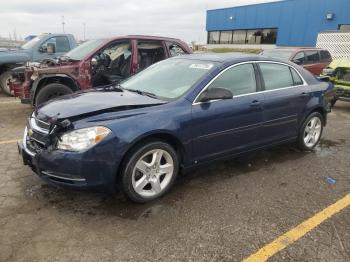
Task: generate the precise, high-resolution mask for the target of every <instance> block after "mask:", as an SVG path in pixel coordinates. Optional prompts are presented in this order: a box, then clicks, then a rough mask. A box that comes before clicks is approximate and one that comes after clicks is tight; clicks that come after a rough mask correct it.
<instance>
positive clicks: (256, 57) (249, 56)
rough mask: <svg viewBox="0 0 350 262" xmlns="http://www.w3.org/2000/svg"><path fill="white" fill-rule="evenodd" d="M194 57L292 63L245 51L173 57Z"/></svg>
mask: <svg viewBox="0 0 350 262" xmlns="http://www.w3.org/2000/svg"><path fill="white" fill-rule="evenodd" d="M181 58H184V59H192V60H198V61H211V62H217V63H221V64H224V63H231V64H235V63H241V62H248V61H271V62H281V63H285V64H290V62H289V61H285V60H281V59H275V58H271V57H266V56H262V55H256V54H245V53H238V52H237V53H236V52H235V53H222V54H216V53H196V54H190V55H183V56H176V57H174V58H172V59H181Z"/></svg>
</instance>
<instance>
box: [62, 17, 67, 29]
mask: <svg viewBox="0 0 350 262" xmlns="http://www.w3.org/2000/svg"><path fill="white" fill-rule="evenodd" d="M65 24H66V23H65V22H64V15H63V16H62V30H63V33H65V32H64V25H65Z"/></svg>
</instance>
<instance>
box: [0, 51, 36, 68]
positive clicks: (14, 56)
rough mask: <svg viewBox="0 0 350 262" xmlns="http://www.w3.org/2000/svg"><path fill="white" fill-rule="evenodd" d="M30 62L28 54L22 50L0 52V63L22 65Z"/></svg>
mask: <svg viewBox="0 0 350 262" xmlns="http://www.w3.org/2000/svg"><path fill="white" fill-rule="evenodd" d="M29 60H30V54H29V53H28V52H27V50H24V49H13V50H7V51H2V52H0V62H1V63H2V64H3V63H24V62H27V61H29Z"/></svg>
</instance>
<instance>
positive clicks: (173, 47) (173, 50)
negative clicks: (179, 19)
mask: <svg viewBox="0 0 350 262" xmlns="http://www.w3.org/2000/svg"><path fill="white" fill-rule="evenodd" d="M167 46H168V48H169V51H170V56H178V55H184V54H186V52H185V51H184V50H183V49H182V47H181V46H179V45H178V44H175V43H169V42H167Z"/></svg>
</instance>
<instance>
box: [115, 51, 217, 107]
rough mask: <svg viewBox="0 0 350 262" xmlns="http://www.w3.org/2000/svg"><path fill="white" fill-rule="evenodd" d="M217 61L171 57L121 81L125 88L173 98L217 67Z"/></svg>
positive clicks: (180, 94)
mask: <svg viewBox="0 0 350 262" xmlns="http://www.w3.org/2000/svg"><path fill="white" fill-rule="evenodd" d="M216 64H217V63H216V62H211V61H210V62H209V61H200V60H190V59H183V58H170V59H166V60H163V61H161V62H159V63H156V64H153V65H151V66H150V67H148V68H147V69H145V70H144V71H142V72H140V73H138V74H136V75H134V76H132V77H131V78H129V79H127V80H126V81H124V82H122V83H121V86H122V87H123V88H125V89H130V90H139V91H143V92H148V93H153V94H154V95H156V96H158V97H159V98H164V99H165V100H173V99H175V98H177V97H180V96H182V95H183V94H184V93H185V92H187V91H188V90H189V89H190V88H191V87H192V86H193V85H194V84H195V83H196V82H197V81H199V80H200V79H201V78H202V77H204V76H205V75H206V74H208V73H209V72H210V71H211V70H212V69H214V68H215V66H216Z"/></svg>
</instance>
